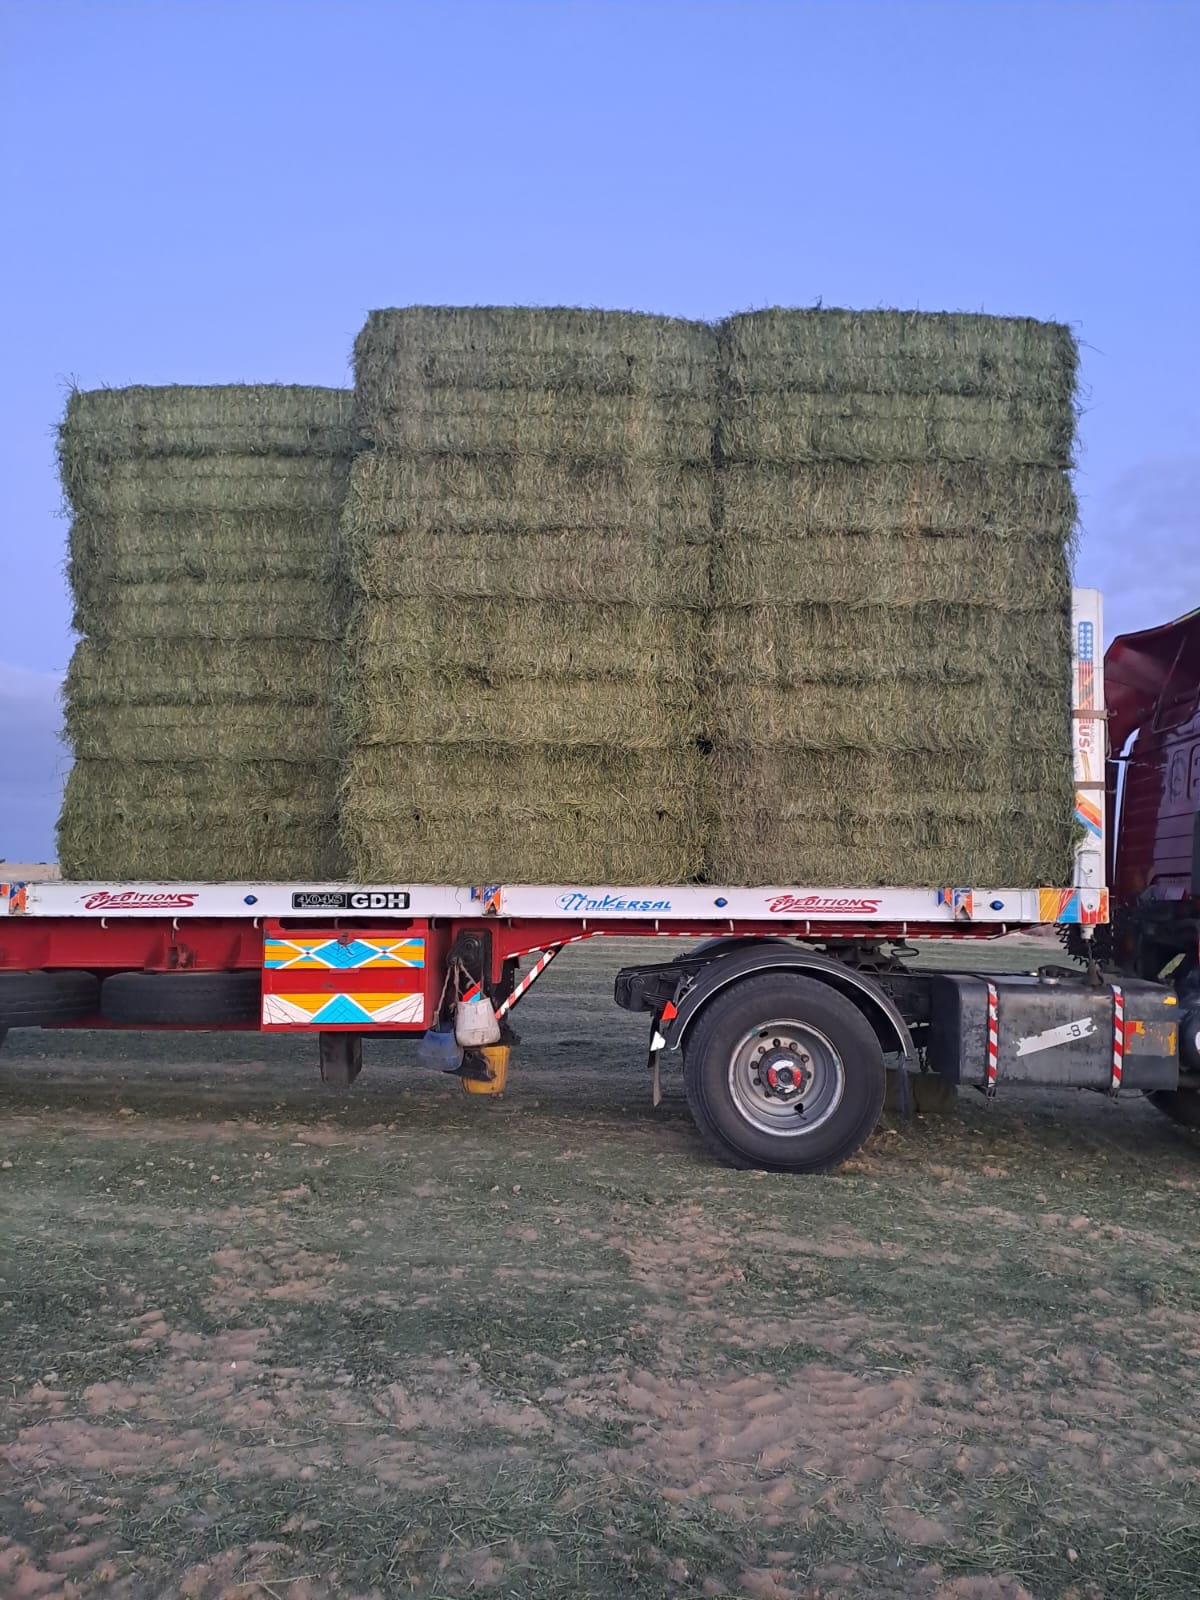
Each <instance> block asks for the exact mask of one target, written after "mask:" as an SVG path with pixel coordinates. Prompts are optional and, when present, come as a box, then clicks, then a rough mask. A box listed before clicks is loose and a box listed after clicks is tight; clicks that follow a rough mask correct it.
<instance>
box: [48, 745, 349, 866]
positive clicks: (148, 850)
mask: <svg viewBox="0 0 1200 1600" xmlns="http://www.w3.org/2000/svg"><path fill="white" fill-rule="evenodd" d="M337 777H338V774H337V769H336V768H335V767H328V768H321V767H314V768H305V767H301V766H298V765H295V764H292V763H286V762H282V763H262V762H253V761H251V762H244V763H242V762H233V763H227V762H221V761H218V762H205V763H196V764H190V765H188V766H187V767H171V766H168V765H164V764H161V763H153V762H151V763H140V762H137V761H133V760H121V761H119V762H111V761H91V760H81V761H76V763H75V765H74V766H73V767H72V768H71V771H70V772H69V774H68V775H67V783H66V792H65V794H64V797H63V808H62V814H61V816H60V818H59V825H58V859H59V864H60V866H61V868H62V871H63V875H64V877H67V878H84V879H88V878H91V879H96V878H99V879H113V878H127V879H130V878H131V879H151V880H153V879H166V880H171V879H180V878H186V879H191V880H193V881H201V882H203V881H206V880H208V881H217V882H220V881H222V880H228V879H230V878H242V879H250V880H260V881H261V880H270V879H272V878H278V879H287V878H301V879H304V878H307V879H309V880H310V881H311V880H314V879H315V880H316V881H318V882H319V881H321V880H323V879H324V880H328V879H330V878H333V879H337V878H338V877H340V876H342V875H343V874H344V873H345V870H346V866H345V861H344V858H343V857H342V855H341V853H340V846H339V844H338V837H337V821H336V799H337Z"/></svg>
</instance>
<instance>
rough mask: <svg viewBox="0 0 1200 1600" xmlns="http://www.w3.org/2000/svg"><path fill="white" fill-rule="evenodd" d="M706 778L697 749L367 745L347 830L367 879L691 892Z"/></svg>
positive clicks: (356, 766)
mask: <svg viewBox="0 0 1200 1600" xmlns="http://www.w3.org/2000/svg"><path fill="white" fill-rule="evenodd" d="M701 781H702V775H701V770H700V761H699V756H698V753H697V752H696V751H695V750H694V749H684V748H681V749H680V750H679V751H676V752H662V751H653V752H648V753H644V754H643V753H638V752H636V751H626V750H604V749H587V748H580V749H573V750H553V749H548V748H539V747H524V748H520V749H516V748H513V747H511V746H508V745H505V744H502V743H501V744H496V745H494V746H492V747H490V748H489V747H487V746H483V745H470V746H465V747H455V746H434V747H429V746H419V745H417V746H395V745H393V746H379V745H371V746H362V747H359V748H355V749H352V750H351V752H350V757H349V767H348V775H347V780H346V785H345V789H344V792H343V798H342V810H341V818H342V829H343V834H344V836H345V839H346V844H347V847H348V851H349V855H350V859H351V862H352V863H356V864H357V863H361V862H369V863H370V864H371V866H372V868H373V873H372V874H370V875H367V874H364V873H363V872H362V870H361V869H360V868H359V867H358V866H357V865H356V866H355V874H356V877H358V878H359V879H360V881H363V882H367V881H376V882H380V881H386V880H389V879H390V880H393V881H400V882H403V881H405V880H410V881H411V880H417V881H420V880H422V879H425V880H428V881H430V882H435V883H478V884H485V883H505V882H508V883H614V884H638V883H687V882H690V881H692V880H693V879H695V877H696V876H697V875H698V874H699V872H700V871H701V869H702V867H703V861H704V840H703V807H702V806H700V805H698V804H697V791H698V787H699V784H700V782H701ZM648 863H650V864H653V865H654V866H655V868H656V869H657V870H656V871H655V872H654V873H653V874H652V875H650V876H648V877H647V876H646V875H645V874H644V872H643V871H642V870H640V869H643V868H645V866H646V865H647V864H648Z"/></svg>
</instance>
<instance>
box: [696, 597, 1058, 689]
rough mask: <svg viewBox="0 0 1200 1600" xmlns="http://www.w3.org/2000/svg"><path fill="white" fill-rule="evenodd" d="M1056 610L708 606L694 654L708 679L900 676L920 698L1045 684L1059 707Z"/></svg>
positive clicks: (883, 681) (828, 681)
mask: <svg viewBox="0 0 1200 1600" xmlns="http://www.w3.org/2000/svg"><path fill="white" fill-rule="evenodd" d="M1067 627H1068V623H1067V615H1066V613H1065V612H1062V613H1059V612H1051V613H1049V614H1045V613H1043V612H1040V611H1035V610H1033V609H1031V608H1026V609H1024V610H1002V609H1000V608H997V607H987V606H983V605H961V604H959V605H955V604H945V603H942V602H936V601H935V602H931V603H924V604H917V605H912V606H898V605H890V606H889V605H877V606H843V605H781V606H757V607H746V608H744V609H736V610H734V609H728V610H719V611H713V612H712V613H711V614H710V616H709V617H708V618H707V620H706V624H705V630H704V643H703V654H704V659H705V664H706V666H707V669H708V671H709V672H710V673H711V674H712V675H713V677H714V678H716V679H718V680H720V681H722V682H724V683H726V684H729V685H734V684H738V683H767V684H772V685H774V686H775V687H776V688H796V689H803V688H804V687H805V686H806V685H807V684H809V683H821V684H824V685H826V686H833V685H838V684H845V685H852V686H859V687H862V688H869V687H872V686H880V687H882V686H886V685H887V684H888V683H889V682H891V681H893V680H897V679H898V680H900V681H902V682H903V683H904V684H905V685H906V687H907V689H908V691H909V692H911V693H912V694H913V695H914V696H916V697H918V698H921V697H924V696H926V695H928V694H930V693H936V692H937V689H938V686H940V685H943V684H945V685H953V684H976V685H980V686H981V687H983V688H984V689H985V691H986V692H987V693H988V694H989V696H990V695H992V694H999V695H1002V696H1003V697H1004V698H1005V699H1006V700H1012V699H1014V698H1015V699H1016V700H1018V701H1019V700H1020V699H1021V697H1022V695H1023V693H1024V689H1025V686H1026V685H1027V684H1031V683H1036V684H1040V685H1043V686H1046V685H1049V686H1050V687H1051V688H1052V689H1053V692H1054V694H1055V696H1056V697H1057V700H1056V703H1057V704H1058V705H1060V706H1061V703H1062V695H1063V693H1064V689H1065V687H1066V684H1065V673H1064V660H1065V659H1066V657H1067V653H1068V651H1069V648H1070V641H1069V638H1068V637H1067Z"/></svg>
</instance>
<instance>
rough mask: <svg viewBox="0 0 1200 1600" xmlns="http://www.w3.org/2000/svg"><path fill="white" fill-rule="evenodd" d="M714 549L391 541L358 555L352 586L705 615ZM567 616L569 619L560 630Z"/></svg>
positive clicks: (520, 537) (533, 538)
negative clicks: (651, 606)
mask: <svg viewBox="0 0 1200 1600" xmlns="http://www.w3.org/2000/svg"><path fill="white" fill-rule="evenodd" d="M709 562H710V556H709V551H708V548H707V547H706V546H705V545H702V544H681V545H677V546H675V547H674V548H671V547H670V546H662V545H658V544H655V543H647V542H646V541H645V540H642V539H638V538H636V537H629V538H620V537H615V536H612V535H609V534H595V533H583V534H575V533H534V534H527V535H526V534H511V533H497V534H492V533H479V534H474V535H472V536H471V537H469V538H464V537H463V536H462V535H461V534H458V533H431V534H426V535H424V536H421V537H417V536H414V535H411V534H400V535H396V536H385V537H381V538H378V539H376V540H374V541H372V543H371V545H370V547H369V548H366V547H360V548H359V551H358V554H357V556H356V558H355V583H356V585H357V587H358V589H359V590H360V592H361V593H362V594H364V595H368V596H371V597H372V598H374V599H379V600H393V599H394V600H412V599H424V600H429V601H446V602H450V603H457V604H458V605H460V606H464V607H469V608H473V607H474V606H475V605H476V604H477V603H478V602H479V601H481V600H504V599H506V598H511V599H512V600H514V601H554V602H558V603H561V604H562V605H563V606H564V607H572V608H573V607H580V606H582V607H586V606H591V605H640V606H644V605H646V604H647V602H648V598H649V599H650V600H651V601H657V602H658V603H660V604H661V605H662V606H664V607H666V608H670V609H672V610H689V609H690V610H702V609H703V608H704V606H705V605H706V604H707V602H708V595H709ZM570 626H571V618H570V615H569V614H568V613H567V611H566V610H564V614H563V630H564V633H566V632H567V631H569V629H570Z"/></svg>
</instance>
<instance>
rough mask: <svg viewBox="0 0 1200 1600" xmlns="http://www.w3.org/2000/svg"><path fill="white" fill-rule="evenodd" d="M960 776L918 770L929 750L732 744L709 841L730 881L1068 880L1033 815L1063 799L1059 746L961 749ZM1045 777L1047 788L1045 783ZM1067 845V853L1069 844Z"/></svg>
mask: <svg viewBox="0 0 1200 1600" xmlns="http://www.w3.org/2000/svg"><path fill="white" fill-rule="evenodd" d="M966 754H967V755H968V757H969V759H966V760H964V761H963V764H962V776H961V779H960V780H959V781H956V782H955V783H954V784H952V785H951V784H947V785H937V784H931V783H930V782H929V781H928V779H927V778H926V780H925V781H922V779H921V773H922V771H923V772H924V773H926V774H928V773H929V771H930V770H931V767H932V766H933V761H932V758H931V756H930V755H929V753H927V752H909V753H908V754H907V755H905V756H903V757H902V758H900V759H897V758H894V757H891V756H884V755H881V754H880V752H879V751H877V750H867V749H862V750H855V751H835V752H809V751H783V752H773V751H764V750H761V749H745V748H743V749H736V750H725V751H721V752H718V754H717V756H716V758H715V760H714V762H713V768H712V777H713V780H714V783H715V787H716V791H717V793H718V794H720V795H723V796H726V797H729V796H733V795H736V796H738V803H737V805H736V807H729V806H726V807H718V809H717V810H716V811H715V813H714V816H713V821H712V825H711V829H710V834H709V838H710V850H711V851H712V852H713V853H714V854H715V856H716V857H717V858H718V859H719V860H720V862H721V864H722V866H723V868H724V869H725V870H726V871H727V873H728V876H727V877H725V878H722V879H721V881H728V882H733V883H765V884H780V885H787V884H799V885H804V886H813V887H821V886H826V885H836V886H845V887H855V888H858V887H861V888H877V887H882V886H885V885H890V884H897V883H900V884H905V885H910V884H911V885H915V886H934V887H938V886H942V879H943V878H945V879H946V881H947V882H948V883H950V884H970V885H975V886H978V887H989V888H990V887H994V888H1013V887H1020V886H1024V885H1028V884H1056V883H1061V882H1066V881H1068V879H1066V878H1064V876H1063V874H1064V872H1066V871H1067V870H1068V867H1069V860H1068V859H1067V854H1065V853H1064V852H1063V850H1062V848H1061V846H1062V841H1061V839H1056V838H1055V837H1054V836H1053V835H1052V834H1051V833H1050V832H1048V831H1045V830H1043V831H1042V832H1040V833H1035V834H1033V835H1032V836H1031V833H1030V815H1031V814H1032V815H1034V816H1037V815H1038V814H1039V813H1041V814H1045V812H1046V811H1047V809H1048V808H1049V807H1052V806H1053V805H1054V804H1056V803H1057V800H1058V796H1059V788H1058V769H1059V765H1060V756H1059V752H1058V751H1053V752H1050V751H1025V750H1024V749H1023V748H1021V747H1019V746H1016V747H1014V746H1007V747H1003V746H1000V745H998V744H997V745H993V746H991V747H990V748H988V749H986V750H985V749H978V750H975V751H972V752H966ZM1039 784H1044V787H1041V786H1039ZM1068 854H1069V852H1068Z"/></svg>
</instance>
